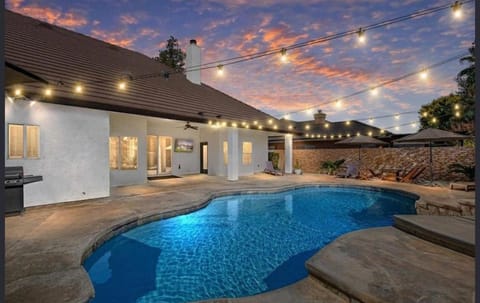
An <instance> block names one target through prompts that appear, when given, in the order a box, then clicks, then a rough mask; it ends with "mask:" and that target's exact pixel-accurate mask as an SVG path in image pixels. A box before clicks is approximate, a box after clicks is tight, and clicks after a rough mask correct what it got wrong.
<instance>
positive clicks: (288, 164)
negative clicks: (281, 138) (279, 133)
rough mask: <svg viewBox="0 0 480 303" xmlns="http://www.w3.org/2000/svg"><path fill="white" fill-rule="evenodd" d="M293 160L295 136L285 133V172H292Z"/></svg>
mask: <svg viewBox="0 0 480 303" xmlns="http://www.w3.org/2000/svg"><path fill="white" fill-rule="evenodd" d="M292 162H293V136H292V135H290V134H287V135H285V173H286V174H291V173H292Z"/></svg>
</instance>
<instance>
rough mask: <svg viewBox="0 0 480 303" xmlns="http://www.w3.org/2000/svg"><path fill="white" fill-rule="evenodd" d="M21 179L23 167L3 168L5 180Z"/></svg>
mask: <svg viewBox="0 0 480 303" xmlns="http://www.w3.org/2000/svg"><path fill="white" fill-rule="evenodd" d="M14 179H23V166H7V167H5V180H14Z"/></svg>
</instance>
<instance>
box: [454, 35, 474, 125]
mask: <svg viewBox="0 0 480 303" xmlns="http://www.w3.org/2000/svg"><path fill="white" fill-rule="evenodd" d="M468 52H469V55H468V56H465V57H462V58H460V63H464V62H466V63H468V64H469V65H468V66H467V67H466V68H464V69H463V70H461V71H460V72H459V73H458V74H457V78H456V80H457V84H458V92H457V93H458V95H459V96H460V98H461V101H460V106H461V109H462V111H463V115H462V120H461V121H460V123H457V124H459V125H457V127H460V128H462V127H463V128H471V129H473V124H474V120H475V44H472V47H470V48H469V49H468Z"/></svg>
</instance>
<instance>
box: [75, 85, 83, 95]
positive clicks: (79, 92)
mask: <svg viewBox="0 0 480 303" xmlns="http://www.w3.org/2000/svg"><path fill="white" fill-rule="evenodd" d="M75 92H76V93H78V94H81V93H82V92H83V87H82V86H81V85H80V84H78V85H76V86H75Z"/></svg>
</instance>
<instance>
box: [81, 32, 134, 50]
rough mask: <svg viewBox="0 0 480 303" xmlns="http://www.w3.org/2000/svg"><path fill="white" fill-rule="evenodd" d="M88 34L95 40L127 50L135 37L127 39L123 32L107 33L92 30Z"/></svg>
mask: <svg viewBox="0 0 480 303" xmlns="http://www.w3.org/2000/svg"><path fill="white" fill-rule="evenodd" d="M90 33H91V34H92V36H93V37H95V38H98V39H101V40H103V41H105V42H108V43H111V44H115V45H118V46H121V47H127V48H128V47H131V46H132V45H133V42H135V40H136V38H135V37H128V36H127V35H126V34H125V32H124V31H117V32H108V31H104V30H100V29H92V30H91V31H90Z"/></svg>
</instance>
